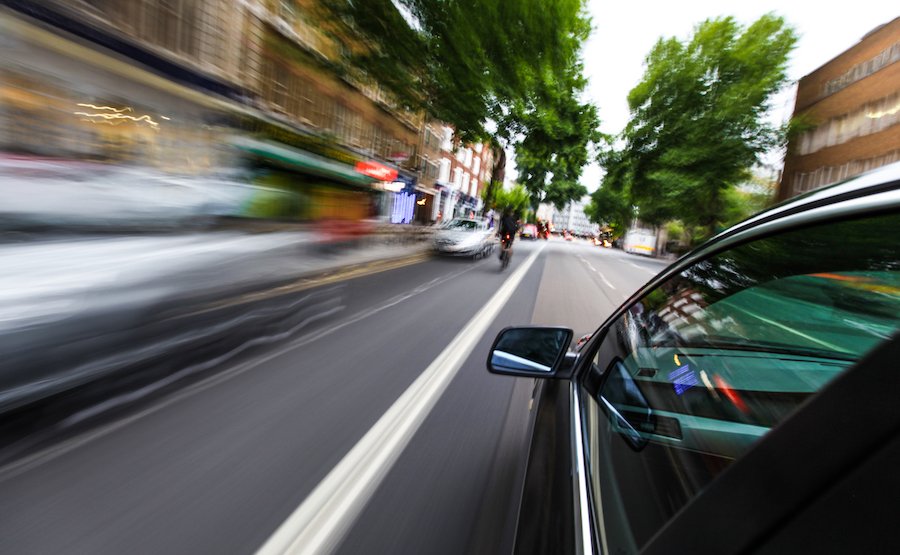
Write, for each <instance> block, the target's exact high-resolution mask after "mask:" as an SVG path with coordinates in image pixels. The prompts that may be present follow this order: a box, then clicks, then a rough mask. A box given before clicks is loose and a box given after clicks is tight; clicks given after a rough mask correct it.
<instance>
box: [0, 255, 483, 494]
mask: <svg viewBox="0 0 900 555" xmlns="http://www.w3.org/2000/svg"><path fill="white" fill-rule="evenodd" d="M485 262H486V261H481V262H477V263H475V264H472V265H469V266H466V267H465V268H463V269H462V270H459V271H457V272H453V273H451V274H446V275H445V276H443V277H440V278H436V279H434V280H431V281H430V282H428V283H425V284H422V285H420V286H418V287H416V288H415V289H413V290H412V291H410V292H408V293H403V294H401V295H397V296H395V297H392V298H390V299H388V300H386V301H385V302H383V303H382V304H380V305H378V306H375V307H373V308H370V309H368V310H363V311H362V312H358V313H356V314H355V315H353V316H351V317H349V318H347V319H346V320H343V321H341V322H338V323H336V324H335V325H333V326H331V327H328V328H325V329H323V330H319V331H317V332H312V333H310V334H307V335H303V336H300V337H297V338H296V339H294V340H293V341H291V342H290V343H288V344H287V345H285V346H283V347H282V348H280V349H276V350H274V351H272V352H270V353H268V354H266V355H265V356H261V357H258V358H254V359H253V360H249V361H247V362H245V363H243V364H238V365H236V366H233V367H231V368H228V369H226V370H224V371H222V372H219V373H217V374H215V375H213V376H210V377H209V378H206V379H203V380H200V381H198V382H196V383H194V384H191V385H190V386H188V387H185V388H184V389H181V390H180V391H178V392H177V393H173V394H172V395H171V396H168V397H165V398H164V399H163V400H161V401H160V402H159V403H157V404H155V405H153V406H151V407H148V408H146V409H144V410H142V411H139V412H136V413H134V414H132V415H130V416H127V417H125V418H122V419H121V420H116V421H114V422H111V423H109V424H107V425H104V426H101V427H99V428H96V429H93V430H90V431H87V432H85V433H84V434H81V435H78V436H75V437H72V438H70V439H66V440H64V441H62V442H60V443H57V444H54V445H52V446H50V447H48V448H46V449H44V450H41V451H38V452H36V453H33V454H31V455H29V456H27V457H23V458H20V459H16V460H14V461H12V462H10V463H8V464H6V465H4V466H0V482H3V481H5V480H9V479H10V478H14V477H15V476H18V475H20V474H23V473H25V472H27V471H29V470H31V469H33V468H36V467H38V466H40V465H42V464H45V463H48V462H50V461H52V460H54V459H56V458H59V457H61V456H63V455H65V454H66V453H69V452H71V451H74V450H76V449H78V448H79V447H82V446H84V445H87V444H89V443H91V442H92V441H94V440H97V439H100V438H103V437H105V436H107V435H109V434H111V433H113V432H115V431H117V430H120V429H122V428H125V427H127V426H128V425H130V424H132V423H134V422H137V421H138V420H141V419H143V418H145V417H147V416H150V415H152V414H155V413H157V412H159V411H161V410H163V409H164V408H166V407H169V406H171V405H174V404H176V403H178V402H180V401H182V400H185V399H188V398H190V397H193V396H194V395H197V394H198V393H202V392H203V391H206V390H207V389H211V388H213V387H215V386H217V385H219V384H221V383H224V382H227V381H228V380H231V379H233V378H236V377H238V376H240V375H241V374H244V373H246V372H248V371H249V370H252V369H253V368H256V367H257V366H259V365H261V364H264V363H266V362H269V361H270V360H273V359H275V358H278V357H280V356H282V355H284V354H287V353H289V352H290V351H293V350H295V349H298V348H300V347H303V346H305V345H308V344H310V343H312V342H314V341H317V340H319V339H321V338H323V337H326V336H328V335H331V334H333V333H334V332H336V331H340V330H341V329H343V328H345V327H347V326H349V325H351V324H355V323H356V322H359V321H360V320H363V319H365V318H368V317H369V316H373V315H375V314H377V313H379V312H381V311H383V310H386V309H388V308H390V307H392V306H396V305H397V304H399V303H401V302H403V301H405V300H407V299H409V298H412V297H414V296H416V295H419V294H421V293H424V292H425V291H428V290H429V289H432V288H434V287H436V286H438V285H441V284H443V283H446V282H448V281H450V280H452V279H455V278H456V277H458V276H461V275H462V274H464V273H466V272H469V271H471V270H473V269H474V268H477V267H479V266H481V265H482V264H484V263H485ZM263 339H265V338H257V339H256V341H262V340H263ZM251 341H255V340H251ZM245 348H246V347H245V346H244V345H239V346H238V347H236V348H235V349H234V350H232V351H230V352H229V353H226V354H225V355H222V356H221V357H220V358H219V359H218V362H219V363H220V364H221V363H223V362H226V361H227V359H229V358H232V357H233V356H234V355H235V354H238V353H239V352H241V351H242V350H244V349H245ZM203 364H204V363H200V365H197V366H192V367H189V368H186V369H184V370H181V371H179V375H180V376H181V377H184V376H185V375H187V374H189V373H192V372H193V371H196V370H197V369H198V367H199V366H202V365H203ZM203 368H205V367H203ZM200 369H202V368H200Z"/></svg>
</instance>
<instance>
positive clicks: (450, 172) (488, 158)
mask: <svg viewBox="0 0 900 555" xmlns="http://www.w3.org/2000/svg"><path fill="white" fill-rule="evenodd" d="M440 151H441V158H440V163H439V167H438V178H437V180H436V181H435V184H436V186H437V188H438V191H439V206H438V210H439V211H438V213H437V214H436V216H435V219H438V220H449V219H451V218H454V217H475V216H476V215H477V214H479V213H480V212H481V211H482V208H483V207H484V202H483V201H482V199H481V193H482V191H483V190H484V187H485V184H486V183H487V182H488V181H489V180H490V178H491V170H492V169H493V163H494V155H493V152H492V151H491V148H490V146H489V145H488V144H483V143H475V144H465V145H455V144H454V141H453V129H452V128H451V127H449V126H446V125H444V126H443V127H442V135H441V145H440Z"/></svg>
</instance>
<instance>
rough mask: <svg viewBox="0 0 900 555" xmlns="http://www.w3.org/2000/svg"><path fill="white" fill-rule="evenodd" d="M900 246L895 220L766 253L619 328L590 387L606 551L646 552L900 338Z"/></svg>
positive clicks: (683, 278) (654, 296)
mask: <svg viewBox="0 0 900 555" xmlns="http://www.w3.org/2000/svg"><path fill="white" fill-rule="evenodd" d="M898 236H900V216H898V215H885V216H879V217H872V218H867V219H860V220H853V221H845V222H841V223H833V224H829V225H827V226H818V227H813V228H807V229H803V230H799V231H794V232H790V233H784V234H781V235H778V236H773V237H768V238H765V239H761V240H757V241H754V242H752V243H748V244H744V245H742V246H738V247H736V248H734V249H732V250H729V251H727V252H723V253H721V254H718V255H716V256H713V257H711V258H709V259H706V260H704V261H701V262H699V263H696V264H694V265H692V266H690V267H689V268H687V269H686V270H684V271H682V272H681V273H680V274H679V275H677V276H675V277H673V278H671V279H669V280H667V281H666V282H664V283H663V284H662V285H661V286H660V287H658V288H656V289H654V290H653V291H651V292H650V293H649V294H647V295H645V296H644V297H643V298H641V299H640V300H639V301H637V302H635V303H634V304H632V305H631V306H630V307H629V309H628V310H627V311H626V312H625V313H624V314H623V315H622V316H621V317H620V318H618V319H617V320H616V321H614V322H613V323H612V325H611V326H610V327H609V328H608V330H607V331H606V332H605V333H606V335H605V336H604V338H603V340H602V342H601V343H600V345H599V347H598V351H597V352H596V353H595V354H594V358H593V366H592V368H591V369H590V372H589V373H588V375H587V376H586V378H585V379H584V381H583V387H584V392H585V393H587V395H585V398H586V401H585V407H586V413H585V415H584V421H585V427H586V437H587V442H588V446H587V447H588V449H587V451H588V458H589V461H588V464H589V468H590V473H591V487H592V495H593V500H594V506H595V508H596V510H595V511H594V512H595V517H596V521H597V525H598V526H602V529H603V533H604V537H605V540H606V541H607V543H608V547H609V548H610V550H612V551H613V552H615V551H617V550H618V551H624V552H631V551H635V550H638V549H640V548H641V547H642V546H643V545H644V544H645V543H646V542H647V540H649V538H650V537H651V536H652V535H653V534H654V533H655V532H657V531H658V530H659V529H660V528H661V527H662V526H663V525H664V524H665V523H666V522H667V521H668V520H669V519H670V518H671V517H672V516H673V515H674V514H675V513H676V512H677V511H678V510H679V509H680V508H681V507H683V506H684V505H685V504H686V503H687V502H688V501H690V499H691V498H693V497H694V496H695V495H697V494H698V493H699V492H701V491H702V490H703V488H705V487H706V486H707V485H708V484H709V483H710V482H711V481H712V480H714V479H715V478H716V476H718V475H719V474H720V473H721V472H722V471H723V470H724V469H726V468H727V467H728V466H729V465H730V464H731V463H732V462H734V461H735V460H737V459H738V458H740V457H741V456H742V455H743V454H744V453H746V452H747V451H748V450H749V449H750V448H751V447H752V446H753V445H754V444H755V443H756V442H757V441H758V440H759V439H760V438H761V437H763V436H764V435H765V434H766V433H767V432H768V431H769V430H771V429H772V428H773V427H774V426H777V425H778V424H779V423H780V422H782V421H783V420H784V419H785V418H787V417H788V416H789V415H790V414H791V413H792V412H794V411H795V410H797V408H798V407H799V406H800V405H801V404H802V403H804V402H805V401H806V400H807V399H809V397H810V396H812V395H814V394H815V393H816V392H817V391H818V390H820V389H821V388H822V387H823V386H825V385H826V384H827V383H828V382H830V381H831V380H832V379H834V378H835V376H837V375H839V374H840V373H841V372H843V371H845V370H846V369H847V368H849V367H851V366H852V365H853V364H854V362H855V361H857V360H859V359H860V357H862V356H863V355H865V354H866V353H867V352H868V351H870V350H871V349H872V348H873V347H875V346H876V345H878V344H879V343H880V342H883V341H885V340H887V339H888V338H890V337H891V336H892V335H893V334H894V333H896V332H897V330H898V329H900V243H898V241H897V239H896V238H897V237H898ZM873 386H874V384H873ZM601 514H602V515H603V516H602V520H601V517H600V515H601Z"/></svg>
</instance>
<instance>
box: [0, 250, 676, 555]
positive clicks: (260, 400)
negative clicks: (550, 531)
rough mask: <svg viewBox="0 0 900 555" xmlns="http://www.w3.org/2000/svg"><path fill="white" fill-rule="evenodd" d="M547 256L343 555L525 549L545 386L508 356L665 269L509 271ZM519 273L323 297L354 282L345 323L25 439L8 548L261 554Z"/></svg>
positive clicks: (613, 263) (565, 262)
mask: <svg viewBox="0 0 900 555" xmlns="http://www.w3.org/2000/svg"><path fill="white" fill-rule="evenodd" d="M532 255H535V256H537V258H536V259H535V261H534V263H533V265H532V266H531V267H530V269H529V270H528V272H527V274H525V276H524V278H523V280H522V282H521V284H520V285H519V286H518V287H517V288H516V290H515V292H514V293H513V296H512V297H511V298H510V300H509V301H508V302H507V303H506V304H505V305H504V306H503V308H502V310H501V312H500V314H499V316H498V317H497V319H496V320H495V321H494V322H493V323H491V325H490V329H489V331H488V333H486V334H485V335H484V337H482V338H479V339H478V341H477V346H476V347H475V349H474V350H473V351H472V353H471V355H470V356H466V357H465V358H466V360H465V363H464V364H463V365H462V367H461V368H460V369H459V373H458V375H457V377H456V379H455V380H454V381H453V382H452V383H451V384H450V386H449V387H448V389H447V390H446V392H445V393H444V394H443V396H442V397H441V399H440V401H439V403H438V404H437V406H436V407H435V408H434V410H433V411H432V413H431V415H430V416H429V417H428V418H427V420H426V421H425V422H424V424H423V425H422V427H421V428H420V429H419V430H418V432H417V433H416V434H415V436H414V437H413V439H412V441H411V443H410V444H409V446H408V447H407V448H406V449H405V450H404V451H403V453H402V455H401V458H400V460H399V461H397V463H396V464H395V465H394V467H393V468H392V470H391V471H390V473H389V474H388V475H387V477H386V478H385V480H384V482H383V483H382V484H381V486H380V487H379V488H378V489H377V491H376V492H375V495H374V496H373V498H372V499H371V501H370V502H369V503H368V504H367V505H366V509H365V510H364V512H363V513H362V515H361V516H360V518H359V520H358V521H356V522H355V523H354V525H353V528H352V530H351V531H350V533H349V535H348V536H347V538H346V540H345V541H344V542H343V543H342V544H341V547H340V551H341V552H345V553H359V552H372V553H417V552H418V553H421V552H429V553H463V552H470V553H476V552H479V553H486V552H499V551H507V550H509V549H510V548H511V541H512V537H513V536H512V534H513V532H514V523H515V507H516V506H517V504H516V503H517V500H516V498H517V496H518V495H520V493H521V480H522V476H523V472H524V468H523V465H524V461H525V460H526V459H525V458H524V456H525V454H526V453H527V449H528V440H529V436H528V431H529V430H528V426H529V423H530V418H529V412H530V406H531V405H530V400H531V395H532V390H533V386H534V383H533V380H524V379H522V380H508V379H503V378H501V377H497V376H492V375H489V374H487V373H486V372H485V371H484V359H485V357H486V356H487V349H488V347H489V346H490V341H491V340H492V338H493V337H494V335H495V333H496V332H497V331H499V330H500V329H501V328H503V327H504V326H506V325H512V324H523V323H528V322H534V323H542V324H554V323H561V322H566V323H572V324H570V325H575V327H576V333H577V334H581V333H589V332H592V331H593V327H594V326H595V325H596V322H600V321H602V320H603V319H604V318H605V317H606V316H607V315H608V314H609V313H610V312H611V311H612V309H613V308H614V307H615V306H617V305H618V304H619V303H620V302H621V301H622V300H624V299H625V298H626V297H627V296H628V295H630V294H631V293H632V292H633V291H634V290H635V289H636V288H637V287H639V286H640V285H641V284H642V283H643V282H644V281H646V280H647V279H648V278H649V277H651V276H652V275H653V274H654V273H656V272H657V271H658V270H659V269H661V267H662V265H661V263H659V262H657V261H654V260H650V259H646V258H642V257H636V256H631V255H626V254H624V253H621V252H620V251H613V250H608V249H598V248H596V247H593V246H591V245H590V244H588V243H587V242H580V241H579V242H576V243H570V242H564V241H562V240H559V239H553V240H551V241H550V242H548V243H544V242H540V243H530V244H529V243H523V244H521V245H517V246H516V252H515V256H514V258H513V261H512V264H511V266H510V268H509V270H511V271H513V272H514V271H515V270H516V268H517V267H518V266H519V265H521V264H523V263H524V262H525V261H526V259H527V258H528V257H530V256H532ZM510 276H511V272H509V271H508V272H504V273H501V272H500V271H499V262H498V261H497V260H496V258H495V257H491V258H488V259H484V260H482V261H480V262H477V263H475V264H472V263H470V262H467V261H464V260H457V259H448V258H436V259H429V260H427V261H419V262H416V263H412V264H409V265H406V266H403V267H401V268H397V269H393V270H386V271H381V272H377V273H372V274H370V275H362V276H360V277H353V278H350V279H346V280H341V281H338V282H335V283H333V284H327V285H323V286H320V287H313V288H311V289H307V290H306V291H305V292H304V294H305V295H310V294H312V295H315V294H319V293H321V292H323V291H329V290H331V289H332V288H333V287H335V286H336V285H340V286H341V288H340V297H341V305H342V307H341V310H339V311H334V312H331V313H323V314H321V318H320V319H318V320H317V321H316V322H315V323H314V324H309V325H308V326H304V327H301V328H300V329H298V330H297V331H296V332H295V333H293V334H291V335H290V336H288V337H286V338H283V339H281V340H280V341H277V342H275V343H272V344H269V345H262V346H258V347H256V348H253V349H250V350H247V351H244V352H243V353H242V354H240V355H239V356H237V357H234V358H232V359H230V360H228V361H227V362H226V363H223V365H222V367H221V368H219V369H218V370H217V371H216V372H215V373H213V374H207V375H202V374H201V375H200V376H194V377H193V378H191V377H184V378H183V379H182V383H181V384H179V388H177V389H175V388H172V387H169V388H168V389H165V388H163V389H149V390H147V389H145V390H143V391H141V390H138V395H134V390H132V391H123V392H120V393H119V394H120V395H122V396H124V397H125V398H127V399H128V403H127V405H125V406H124V407H123V406H119V405H117V404H116V403H110V404H107V405H106V406H105V407H100V408H99V409H98V408H97V407H96V406H92V407H88V408H85V409H84V412H75V413H74V414H69V415H67V416H66V417H65V418H64V419H63V420H62V421H59V422H58V423H56V424H55V425H54V426H53V427H52V428H51V429H44V430H40V431H38V432H34V431H31V433H30V434H27V435H24V436H23V435H22V434H21V432H22V430H21V429H12V430H10V429H8V430H7V434H8V435H7V437H8V438H9V437H15V434H17V433H18V434H19V435H18V442H23V443H24V444H27V446H28V448H27V449H24V450H22V451H16V452H15V454H16V456H15V457H13V458H11V459H10V458H7V459H6V460H5V464H4V465H3V466H2V467H0V491H2V492H3V495H2V496H0V499H2V500H0V504H2V507H0V513H2V514H3V515H4V517H3V518H2V519H0V538H2V540H0V546H2V551H4V552H17V553H38V552H54V551H66V552H68V553H100V552H103V553H116V552H123V551H128V552H132V553H160V552H165V553H201V552H202V553H248V552H253V551H254V550H255V549H256V548H257V547H259V546H260V545H261V544H262V543H263V542H264V541H265V540H266V538H267V537H268V536H269V535H270V534H272V533H273V532H274V530H275V529H276V528H277V527H278V526H279V525H280V524H281V523H282V521H284V520H285V519H286V518H287V516H288V514H289V513H290V511H291V510H293V509H294V508H295V507H296V506H298V505H299V504H300V503H301V502H302V501H303V500H304V499H305V497H306V496H307V495H308V494H309V493H310V492H311V491H312V490H313V488H315V487H316V485H317V484H318V483H319V482H320V481H321V480H322V479H323V478H324V477H325V475H326V474H327V473H328V472H329V471H330V470H331V469H332V467H333V466H334V465H335V464H336V463H337V462H338V461H339V460H340V459H341V458H342V457H343V456H344V454H345V453H346V452H347V451H348V450H349V449H350V448H351V447H352V446H353V445H354V444H355V443H356V442H357V441H359V439H360V438H361V437H362V435H363V434H364V433H365V432H366V431H367V430H369V428H371V427H372V425H373V424H374V423H375V421H376V420H378V418H379V417H380V416H381V415H382V414H383V413H384V412H385V411H386V410H387V409H388V408H389V407H390V406H391V404H392V403H394V402H395V401H396V400H397V398H398V397H399V396H400V394H401V393H402V392H403V391H404V390H405V389H406V388H407V387H409V386H410V384H411V383H412V382H413V381H414V380H415V379H416V378H417V376H418V375H419V373H421V372H422V371H423V370H424V369H425V368H426V367H428V366H429V364H430V363H431V362H432V361H433V360H434V358H435V357H437V356H438V355H439V354H440V352H441V351H442V350H443V349H444V347H446V345H447V343H448V342H449V341H450V340H451V339H452V338H453V336H454V335H455V334H456V333H457V331H458V330H460V329H462V328H463V327H464V326H465V325H466V323H467V322H468V321H469V320H470V319H472V318H473V316H474V315H475V314H476V313H477V312H478V311H479V309H480V308H481V307H482V306H483V305H484V304H485V303H486V302H487V301H488V300H489V299H490V298H491V297H492V295H493V294H494V292H495V291H496V290H497V289H498V288H499V287H500V286H501V284H503V283H504V281H506V280H508V279H510ZM601 290H602V292H601ZM573 293H576V294H577V298H578V302H575V300H574V299H575V298H576V296H573V295H572V294H573ZM232 347H233V348H236V347H238V345H232ZM113 400H115V398H113ZM120 400H123V399H120ZM6 447H7V450H6V453H7V455H8V454H9V448H10V447H13V448H15V447H17V444H16V443H13V444H12V445H9V444H7V446H6Z"/></svg>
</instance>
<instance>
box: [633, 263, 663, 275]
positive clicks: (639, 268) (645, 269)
mask: <svg viewBox="0 0 900 555" xmlns="http://www.w3.org/2000/svg"><path fill="white" fill-rule="evenodd" d="M629 264H631V265H632V266H634V267H635V268H637V269H638V270H643V271H645V272H649V273H651V274H653V275H656V274H657V273H659V272H657V271H654V270H651V269H650V268H645V267H643V266H639V265H637V264H635V263H634V262H629Z"/></svg>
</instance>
